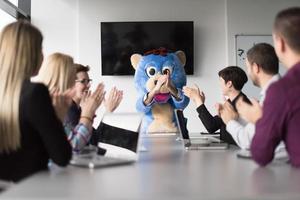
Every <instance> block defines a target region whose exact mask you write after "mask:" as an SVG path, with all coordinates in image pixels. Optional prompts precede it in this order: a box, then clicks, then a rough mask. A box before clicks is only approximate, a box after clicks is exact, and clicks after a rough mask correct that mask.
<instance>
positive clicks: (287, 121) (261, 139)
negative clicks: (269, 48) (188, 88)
mask: <svg viewBox="0 0 300 200" xmlns="http://www.w3.org/2000/svg"><path fill="white" fill-rule="evenodd" d="M273 40H274V46H275V51H276V54H277V56H278V58H279V60H280V61H281V62H282V63H283V64H284V66H285V67H286V68H287V69H288V72H287V73H286V74H285V75H284V76H283V77H282V78H281V79H280V80H279V81H277V82H275V83H273V84H272V85H271V86H270V88H269V89H268V91H267V95H266V99H265V101H264V105H263V110H262V109H261V107H260V105H259V104H258V102H256V101H252V105H249V104H247V103H245V102H243V101H239V103H238V110H239V113H240V114H241V115H242V116H243V117H244V118H246V119H248V120H249V121H250V122H252V123H256V127H255V135H254V138H253V140H252V144H251V154H252V157H253V159H254V160H255V161H256V162H257V163H258V164H259V165H262V166H264V165H267V164H268V163H269V162H271V161H272V159H273V157H274V151H275V148H276V147H277V145H278V144H279V142H280V141H282V140H283V141H284V143H285V145H286V149H287V152H288V154H289V158H290V162H291V164H292V165H293V166H295V167H300V131H299V124H300V101H299V98H300V7H295V8H289V9H286V10H283V11H281V12H279V13H278V14H277V16H276V19H275V23H274V28H273Z"/></svg>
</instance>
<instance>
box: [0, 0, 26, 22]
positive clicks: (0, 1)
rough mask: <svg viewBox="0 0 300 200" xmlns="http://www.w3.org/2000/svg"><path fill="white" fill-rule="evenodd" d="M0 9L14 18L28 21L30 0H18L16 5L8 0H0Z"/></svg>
mask: <svg viewBox="0 0 300 200" xmlns="http://www.w3.org/2000/svg"><path fill="white" fill-rule="evenodd" d="M0 9H2V10H3V11H4V12H6V13H8V14H9V15H11V16H12V17H14V18H15V19H17V20H18V19H27V20H29V21H30V18H31V17H30V14H31V0H19V1H18V7H17V6H15V5H14V4H13V3H11V2H10V1H8V0H0Z"/></svg>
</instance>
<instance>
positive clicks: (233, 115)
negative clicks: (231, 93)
mask: <svg viewBox="0 0 300 200" xmlns="http://www.w3.org/2000/svg"><path fill="white" fill-rule="evenodd" d="M218 105H219V106H218V108H217V109H218V110H217V111H218V113H219V116H220V117H221V118H222V120H223V122H224V123H225V124H227V123H228V122H229V121H230V120H236V119H237V118H238V117H239V115H238V113H237V112H235V110H234V108H233V106H232V105H231V104H230V103H229V102H228V101H225V103H224V104H223V105H222V104H218Z"/></svg>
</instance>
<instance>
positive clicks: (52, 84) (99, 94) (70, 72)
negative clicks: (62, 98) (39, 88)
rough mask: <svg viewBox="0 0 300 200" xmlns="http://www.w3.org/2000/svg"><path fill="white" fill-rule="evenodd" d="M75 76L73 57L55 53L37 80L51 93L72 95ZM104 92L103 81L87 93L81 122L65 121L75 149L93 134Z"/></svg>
mask: <svg viewBox="0 0 300 200" xmlns="http://www.w3.org/2000/svg"><path fill="white" fill-rule="evenodd" d="M75 78H76V72H75V66H74V62H73V58H72V57H71V56H68V55H66V54H62V53H54V54H51V55H50V56H48V58H47V59H46V61H45V62H44V63H43V64H42V67H41V69H40V71H39V73H38V76H37V77H36V81H38V82H42V83H44V84H45V85H46V86H47V87H48V89H49V91H50V92H51V93H53V92H54V91H58V92H60V93H66V92H67V93H68V94H69V95H70V96H72V94H70V93H72V92H74V90H72V88H73V87H74V85H75ZM104 94H105V91H104V85H103V84H102V83H101V84H99V85H98V87H97V89H96V90H95V91H94V92H93V93H92V94H91V93H87V94H86V95H85V98H84V101H82V102H81V109H82V114H81V116H80V119H79V122H78V123H77V124H76V125H75V126H74V127H73V126H71V125H70V124H68V123H64V128H65V133H66V134H67V137H68V140H69V142H70V144H71V145H72V147H73V150H74V151H76V152H78V151H80V150H81V149H82V148H84V147H85V146H86V144H87V143H88V142H89V140H90V138H91V136H92V130H93V118H94V116H95V112H96V110H97V108H98V107H99V106H100V105H101V103H102V100H103V98H104Z"/></svg>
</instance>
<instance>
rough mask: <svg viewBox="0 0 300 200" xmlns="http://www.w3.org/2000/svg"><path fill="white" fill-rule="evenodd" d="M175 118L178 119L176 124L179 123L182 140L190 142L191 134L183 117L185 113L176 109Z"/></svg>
mask: <svg viewBox="0 0 300 200" xmlns="http://www.w3.org/2000/svg"><path fill="white" fill-rule="evenodd" d="M175 118H176V122H177V125H178V128H179V133H180V134H181V135H182V138H183V139H187V140H189V139H190V137H189V132H188V130H187V128H186V123H187V120H186V118H184V116H183V111H182V110H178V109H176V110H175Z"/></svg>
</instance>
